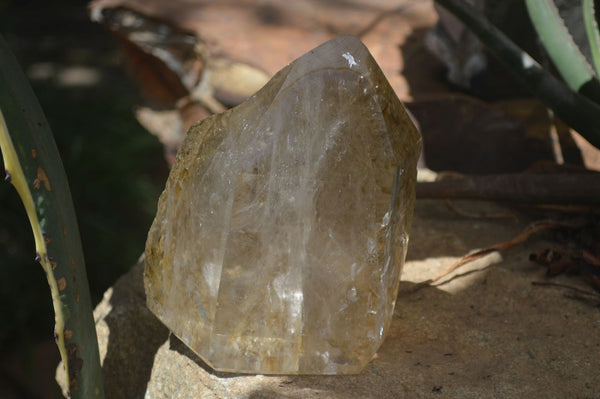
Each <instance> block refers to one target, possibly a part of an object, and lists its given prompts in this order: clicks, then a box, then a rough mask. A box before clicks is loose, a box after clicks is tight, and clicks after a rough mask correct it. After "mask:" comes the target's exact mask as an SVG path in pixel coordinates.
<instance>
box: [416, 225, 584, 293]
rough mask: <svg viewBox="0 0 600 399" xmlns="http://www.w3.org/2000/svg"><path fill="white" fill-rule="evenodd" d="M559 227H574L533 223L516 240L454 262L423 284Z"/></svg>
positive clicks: (482, 250)
mask: <svg viewBox="0 0 600 399" xmlns="http://www.w3.org/2000/svg"><path fill="white" fill-rule="evenodd" d="M559 227H573V226H572V224H568V223H564V222H558V221H554V220H540V221H537V222H534V223H531V224H530V225H529V226H527V227H526V228H525V230H523V232H522V233H521V234H519V235H518V236H516V237H515V238H513V239H511V240H508V241H504V242H500V243H498V244H494V245H492V246H490V247H488V248H484V249H480V250H478V251H475V252H473V253H471V254H468V255H465V256H463V257H462V258H460V259H459V260H457V261H456V262H454V263H453V264H451V265H450V266H448V267H447V268H446V269H445V270H444V271H442V272H441V273H439V274H438V275H436V276H435V277H433V278H431V279H429V280H426V281H424V282H423V284H428V285H432V284H433V283H435V282H437V281H439V280H440V279H441V278H443V277H445V276H447V275H449V274H450V273H452V272H453V271H455V270H456V269H458V268H459V267H461V266H463V265H466V264H467V263H470V262H473V261H475V260H477V259H480V258H482V257H483V256H485V255H487V254H489V253H492V252H494V251H501V250H506V249H509V248H512V247H513V246H515V245H517V244H520V243H522V242H524V241H525V240H527V239H528V238H529V237H531V236H532V235H533V234H535V233H538V232H540V231H544V230H551V229H555V228H559Z"/></svg>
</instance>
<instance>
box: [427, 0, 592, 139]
mask: <svg viewBox="0 0 600 399" xmlns="http://www.w3.org/2000/svg"><path fill="white" fill-rule="evenodd" d="M436 2H437V3H438V4H440V5H441V6H443V7H444V8H446V9H447V10H448V11H450V12H451V13H452V14H454V15H455V16H456V17H457V18H458V19H459V20H460V21H461V22H462V23H464V24H465V26H467V27H468V28H469V29H470V30H471V31H472V32H473V33H474V34H475V35H476V36H477V37H478V38H479V40H480V41H481V42H482V43H483V44H484V45H485V46H486V47H487V48H488V50H489V51H490V53H491V54H493V55H494V56H495V57H496V58H497V59H498V60H499V61H500V62H501V63H503V64H504V65H505V66H506V67H507V68H508V69H509V70H511V71H512V72H513V74H514V76H515V77H516V79H517V80H518V81H519V82H520V83H521V84H522V85H523V86H524V87H526V88H527V89H528V90H530V91H531V92H532V93H533V94H535V95H536V96H537V97H538V98H540V100H542V101H543V102H544V103H545V104H546V105H547V106H548V107H549V108H551V109H553V110H554V112H555V113H556V115H557V116H558V117H560V118H561V119H562V120H563V121H564V122H565V123H567V124H568V125H569V126H571V127H572V128H573V129H575V130H577V131H578V132H579V133H580V134H581V135H582V136H583V137H585V138H586V139H587V140H588V141H589V142H590V143H591V144H592V145H594V146H595V147H597V148H600V105H599V104H597V103H595V102H594V101H592V100H590V98H588V97H586V96H583V95H581V94H578V93H577V92H575V91H573V90H571V89H569V88H568V87H567V86H566V85H565V84H564V83H563V82H561V81H560V80H558V79H556V78H555V77H554V76H552V74H550V73H549V72H548V71H546V70H544V69H543V68H542V67H541V66H540V65H539V64H538V63H537V62H536V61H535V60H534V59H533V58H532V57H531V56H530V55H529V54H527V53H526V52H525V51H523V50H522V49H521V48H519V46H517V45H516V44H515V43H514V42H513V41H511V40H510V39H509V38H508V37H507V36H506V35H505V34H504V33H502V32H501V31H500V30H499V29H498V28H496V27H495V26H494V25H493V24H491V23H490V22H489V21H488V20H487V19H486V18H485V17H484V16H483V15H481V14H480V13H478V12H477V11H475V10H474V9H473V7H471V6H469V5H468V4H467V3H466V2H465V1H464V0H436Z"/></svg>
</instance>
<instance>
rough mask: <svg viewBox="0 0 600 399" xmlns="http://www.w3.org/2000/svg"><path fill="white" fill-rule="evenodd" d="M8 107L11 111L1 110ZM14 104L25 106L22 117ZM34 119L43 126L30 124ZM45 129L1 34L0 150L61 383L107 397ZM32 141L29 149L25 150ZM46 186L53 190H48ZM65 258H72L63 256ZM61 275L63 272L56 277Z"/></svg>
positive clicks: (62, 181) (69, 206)
mask: <svg viewBox="0 0 600 399" xmlns="http://www.w3.org/2000/svg"><path fill="white" fill-rule="evenodd" d="M7 104H8V105H7ZM5 106H6V107H7V109H6V110H4V109H2V108H3V107H5ZM16 107H19V108H20V111H21V113H20V114H19V113H18V112H17V110H16V109H15V108H16ZM5 111H10V112H9V114H11V116H12V118H11V119H10V120H7V119H6V118H7V117H8V116H5ZM26 115H28V116H26ZM28 118H29V119H28ZM34 120H35V121H37V122H38V123H37V125H38V126H41V127H40V128H38V129H35V128H33V125H34V124H33V121H34ZM13 125H14V126H16V130H15V132H12V133H13V136H12V137H11V134H10V132H11V131H12V127H11V128H9V126H13ZM47 126H48V124H47V122H46V120H45V117H44V115H43V111H42V110H41V106H40V105H39V103H38V101H37V98H36V97H35V94H34V93H33V90H32V89H31V87H30V86H29V82H28V81H27V78H26V77H25V76H24V74H23V73H22V71H21V69H20V67H19V65H18V62H17V61H16V59H15V58H14V56H13V54H12V52H11V51H10V49H9V47H8V45H7V44H6V42H5V41H4V39H3V37H2V36H1V35H0V151H1V152H2V157H3V160H4V165H5V169H6V172H7V180H9V181H10V182H11V183H12V184H13V186H14V187H15V189H16V190H17V193H18V194H19V196H20V198H21V201H22V202H23V206H24V207H25V210H26V213H27V217H28V219H29V222H30V225H31V228H32V232H33V236H34V241H35V248H36V260H38V261H39V262H40V264H41V266H42V268H43V270H44V272H45V273H46V277H47V280H48V285H49V287H50V293H51V298H52V305H53V307H54V312H55V330H54V334H55V340H56V344H57V347H58V350H59V353H60V356H61V359H62V364H63V368H64V373H62V377H63V388H65V389H66V394H67V395H68V396H69V397H72V398H76V399H78V398H99V399H102V398H104V386H103V378H102V369H101V366H100V356H99V353H98V343H97V342H98V341H97V337H96V328H95V323H94V319H93V314H92V307H91V300H90V293H89V287H88V285H87V275H86V271H85V263H84V260H83V251H82V249H81V241H80V238H79V231H78V228H77V222H76V219H75V211H74V208H73V203H72V199H71V195H70V190H69V188H68V183H67V180H66V175H65V173H64V169H63V167H62V162H61V161H60V155H59V153H58V150H57V149H56V144H55V143H54V139H53V137H52V133H51V132H50V129H49V128H48V127H47ZM13 137H14V138H15V139H16V144H17V145H16V146H15V142H14V141H13ZM27 144H29V147H31V148H25V147H26V146H27ZM36 147H37V148H36ZM31 151H37V152H36V155H35V156H32V155H33V154H32V153H31ZM35 161H37V162H35ZM36 164H37V168H36ZM24 165H25V166H24ZM40 169H41V170H42V171H43V172H44V173H46V172H47V175H44V176H45V178H46V181H43V179H42V181H40V180H39V171H40ZM36 172H37V173H38V179H37V180H38V181H37V184H38V187H40V189H39V190H37V191H38V192H37V193H36V194H35V195H34V194H33V193H32V190H31V188H30V185H29V184H28V181H30V182H31V183H30V184H31V187H33V188H35V185H36V178H35V176H36V175H35V173H36ZM48 176H49V177H48ZM28 178H29V179H28ZM46 182H47V183H48V187H50V184H51V183H50V182H52V186H51V189H45V188H41V187H43V186H44V185H45V183H46ZM45 190H46V191H48V192H50V191H53V192H52V193H51V194H48V193H46V194H47V195H45V194H43V193H44V191H45ZM34 197H35V198H36V200H34ZM36 202H37V206H36ZM45 233H46V236H45V235H44V234H45ZM67 233H68V234H67ZM50 237H53V238H55V240H54V242H53V243H51V244H49V245H51V246H52V248H53V250H52V254H53V255H54V256H55V257H56V258H58V259H60V260H61V261H59V262H56V259H53V258H51V257H50V256H49V255H48V245H47V240H48V239H49V238H50ZM64 259H69V260H70V262H66V261H62V260H64ZM69 263H70V264H69ZM57 276H62V277H61V278H60V279H57ZM71 360H74V361H73V362H71ZM58 375H61V373H58Z"/></svg>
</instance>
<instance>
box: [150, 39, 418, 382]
mask: <svg viewBox="0 0 600 399" xmlns="http://www.w3.org/2000/svg"><path fill="white" fill-rule="evenodd" d="M420 142H421V138H420V136H419V133H418V132H417V130H416V128H415V127H414V125H413V124H412V122H411V120H410V118H409V117H408V115H407V113H406V111H405V110H404V108H403V106H402V104H401V103H400V101H399V100H398V98H397V97H396V95H395V94H394V91H393V89H392V88H391V86H390V85H389V83H388V82H387V80H386V78H385V76H384V75H383V73H382V72H381V70H380V68H379V67H378V66H377V63H376V62H375V60H374V59H373V57H372V56H371V54H370V53H369V51H368V50H367V48H366V47H365V46H364V45H363V44H362V43H361V42H360V41H359V40H358V39H356V38H354V37H352V36H348V35H344V36H340V37H338V38H336V39H333V40H330V41H328V42H326V43H325V44H323V45H321V46H319V47H317V48H316V49H314V50H312V51H310V52H309V53H307V54H305V55H304V56H302V57H300V58H299V59H298V60H296V61H294V62H293V63H291V64H290V65H288V66H287V67H286V68H284V69H283V70H281V71H280V72H279V73H277V74H276V75H275V76H274V77H273V78H272V79H271V81H270V82H269V83H268V84H267V85H266V86H265V87H264V88H263V89H261V90H260V91H259V92H258V93H257V94H255V95H254V96H252V97H251V98H250V99H249V100H248V101H246V102H245V103H243V104H241V105H240V106H238V107H236V108H234V109H232V110H230V111H227V112H225V113H222V114H219V115H216V116H214V117H211V118H208V119H205V120H203V121H202V122H200V123H199V124H198V125H196V126H194V127H193V128H192V129H191V130H190V131H189V132H188V135H187V137H186V139H185V141H184V143H183V145H182V147H181V149H180V151H179V153H178V155H177V159H176V161H175V164H174V167H173V170H172V171H171V174H170V176H169V179H168V181H167V184H166V189H165V191H164V192H163V194H162V195H161V198H160V200H159V205H158V212H157V216H156V218H155V221H154V223H153V225H152V228H151V229H150V232H149V234H148V241H147V244H146V266H145V288H146V294H147V297H148V298H147V304H148V308H149V309H150V310H151V311H152V312H153V313H154V314H156V315H157V317H158V318H159V319H160V320H161V321H162V322H163V323H164V324H165V325H166V326H167V327H168V328H169V329H170V330H171V331H172V332H173V333H174V334H175V335H176V336H178V337H179V338H181V340H182V341H183V342H184V343H185V344H186V345H187V346H188V347H190V348H191V349H192V350H193V351H194V352H195V353H197V354H198V355H199V356H200V357H201V358H202V359H203V360H204V361H206V362H207V363H208V364H209V365H210V366H212V367H213V368H214V369H216V370H220V371H230V372H245V373H261V374H349V373H358V372H360V371H361V370H362V368H363V367H364V366H365V365H366V364H367V362H368V361H369V360H370V359H371V358H372V356H373V355H374V354H375V352H376V351H377V349H378V348H379V346H380V345H381V343H382V341H383V339H384V337H385V335H386V334H387V331H388V329H389V326H390V322H391V318H392V314H393V309H394V303H395V299H396V296H397V292H398V285H399V281H400V273H401V270H402V266H403V264H404V258H405V255H406V249H407V243H408V228H409V226H410V221H411V218H412V211H413V206H414V198H415V184H416V163H417V159H418V156H419V152H420Z"/></svg>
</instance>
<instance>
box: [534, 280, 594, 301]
mask: <svg viewBox="0 0 600 399" xmlns="http://www.w3.org/2000/svg"><path fill="white" fill-rule="evenodd" d="M531 285H538V286H544V287H559V288H566V289H569V290H572V291H574V292H575V293H577V294H580V295H584V296H588V297H592V298H595V299H600V294H598V293H596V292H592V291H586V290H582V289H581V288H577V287H573V286H572V285H567V284H560V283H551V282H546V281H532V282H531Z"/></svg>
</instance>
